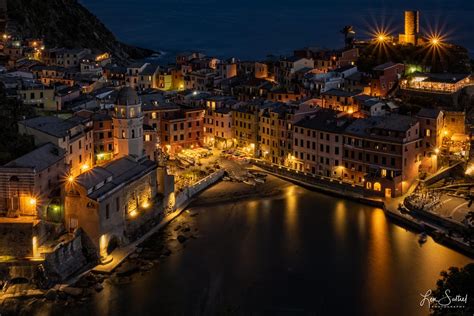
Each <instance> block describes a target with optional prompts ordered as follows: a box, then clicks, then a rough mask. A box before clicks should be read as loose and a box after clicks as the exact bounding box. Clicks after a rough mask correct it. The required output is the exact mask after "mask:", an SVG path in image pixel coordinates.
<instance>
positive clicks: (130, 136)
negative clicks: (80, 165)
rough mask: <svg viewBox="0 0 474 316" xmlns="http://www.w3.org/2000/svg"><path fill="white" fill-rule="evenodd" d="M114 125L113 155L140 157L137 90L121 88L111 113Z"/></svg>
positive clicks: (140, 137) (141, 147)
mask: <svg viewBox="0 0 474 316" xmlns="http://www.w3.org/2000/svg"><path fill="white" fill-rule="evenodd" d="M112 121H113V126H114V156H115V157H116V158H121V157H123V156H132V157H135V158H142V157H143V156H144V151H143V112H142V103H141V101H140V99H139V97H138V95H137V92H136V91H135V90H133V89H132V88H130V87H124V88H122V89H121V90H120V91H119V93H118V96H117V100H116V102H115V109H114V113H113V115H112Z"/></svg>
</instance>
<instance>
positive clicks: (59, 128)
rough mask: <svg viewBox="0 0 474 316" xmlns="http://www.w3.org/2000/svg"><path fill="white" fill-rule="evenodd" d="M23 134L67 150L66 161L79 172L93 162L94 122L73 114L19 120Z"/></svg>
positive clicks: (75, 171)
mask: <svg viewBox="0 0 474 316" xmlns="http://www.w3.org/2000/svg"><path fill="white" fill-rule="evenodd" d="M18 131H19V133H20V134H25V135H31V136H33V137H34V141H35V145H42V144H45V143H48V142H50V143H53V144H54V145H56V146H57V147H59V148H62V149H64V150H65V151H66V158H65V159H66V163H67V164H68V165H69V170H70V173H71V175H73V176H76V175H78V174H80V173H81V172H84V171H86V170H88V169H90V168H91V167H92V165H93V157H92V154H93V152H94V148H93V147H94V146H93V135H92V122H91V121H87V120H85V121H84V120H83V119H78V118H77V117H73V118H71V119H68V120H62V119H60V118H57V117H55V116H40V117H35V118H32V119H28V120H24V121H20V122H18Z"/></svg>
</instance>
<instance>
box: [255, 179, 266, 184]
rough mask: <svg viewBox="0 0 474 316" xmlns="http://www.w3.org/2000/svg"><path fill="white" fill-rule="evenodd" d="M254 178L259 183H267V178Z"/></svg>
mask: <svg viewBox="0 0 474 316" xmlns="http://www.w3.org/2000/svg"><path fill="white" fill-rule="evenodd" d="M254 180H255V182H257V183H265V179H264V178H255V179H254Z"/></svg>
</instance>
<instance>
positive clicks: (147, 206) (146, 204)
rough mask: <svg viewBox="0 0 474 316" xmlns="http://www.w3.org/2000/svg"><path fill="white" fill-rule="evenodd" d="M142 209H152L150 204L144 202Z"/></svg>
mask: <svg viewBox="0 0 474 316" xmlns="http://www.w3.org/2000/svg"><path fill="white" fill-rule="evenodd" d="M142 207H143V208H149V207H150V202H148V201H144V202H143V203H142Z"/></svg>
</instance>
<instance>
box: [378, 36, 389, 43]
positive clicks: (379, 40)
mask: <svg viewBox="0 0 474 316" xmlns="http://www.w3.org/2000/svg"><path fill="white" fill-rule="evenodd" d="M386 40H387V36H386V35H385V34H379V35H377V41H378V42H380V43H383V42H385V41H386Z"/></svg>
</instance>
